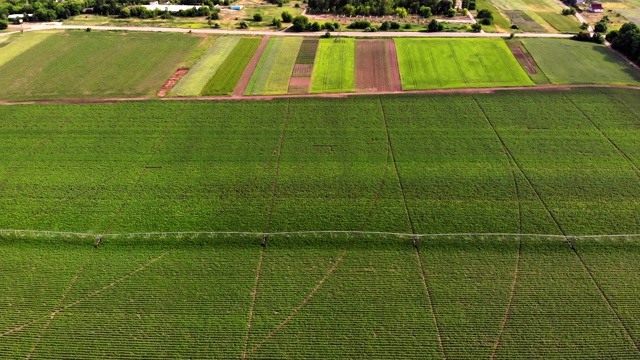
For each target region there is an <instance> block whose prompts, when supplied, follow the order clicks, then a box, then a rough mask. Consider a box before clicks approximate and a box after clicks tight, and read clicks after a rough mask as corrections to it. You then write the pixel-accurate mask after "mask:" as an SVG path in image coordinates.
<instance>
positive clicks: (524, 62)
mask: <svg viewBox="0 0 640 360" xmlns="http://www.w3.org/2000/svg"><path fill="white" fill-rule="evenodd" d="M508 46H509V50H511V52H512V53H513V56H515V58H516V59H517V60H518V63H519V64H520V65H521V66H522V67H523V68H524V69H525V70H527V73H529V74H531V75H535V74H537V73H538V70H536V67H537V64H536V62H535V60H533V58H532V57H531V55H529V54H526V53H525V52H524V51H523V50H522V43H521V42H520V41H512V42H509V43H508Z"/></svg>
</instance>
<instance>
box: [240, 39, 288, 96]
mask: <svg viewBox="0 0 640 360" xmlns="http://www.w3.org/2000/svg"><path fill="white" fill-rule="evenodd" d="M282 40H283V39H282V38H280V37H278V38H271V39H270V40H269V42H268V43H267V47H265V49H264V53H263V54H262V57H260V61H259V62H258V65H257V66H256V69H255V71H254V72H253V75H252V76H251V80H249V84H248V85H247V89H246V91H245V93H244V94H245V95H252V94H255V90H254V89H255V88H264V87H265V86H266V82H267V80H269V77H268V76H264V75H263V74H262V68H264V67H265V63H267V62H270V64H266V66H267V67H269V66H271V67H272V66H273V63H274V62H275V55H273V54H274V53H277V52H278V51H280V46H282ZM258 80H259V81H260V83H259V85H256V83H257V82H258Z"/></svg>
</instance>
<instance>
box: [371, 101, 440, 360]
mask: <svg viewBox="0 0 640 360" xmlns="http://www.w3.org/2000/svg"><path fill="white" fill-rule="evenodd" d="M378 102H379V103H380V110H381V111H382V118H383V120H384V127H385V131H386V133H387V144H388V146H389V149H390V151H391V158H392V159H393V168H394V170H395V173H396V178H397V179H398V185H399V186H400V192H401V193H402V202H403V204H404V211H405V213H406V215H407V220H409V225H410V226H411V233H412V234H413V236H412V239H413V247H414V248H415V250H416V258H417V259H418V265H419V267H420V276H421V277H422V283H423V285H424V288H425V291H426V295H427V300H428V301H429V308H430V310H431V315H432V316H433V323H434V326H435V328H436V335H437V338H438V345H439V347H440V351H441V353H442V358H443V359H445V360H446V359H447V353H446V352H445V349H444V343H443V340H442V329H441V328H440V323H439V322H438V317H437V315H436V309H435V306H434V304H433V295H432V294H431V287H430V286H429V279H428V277H427V272H426V271H425V269H424V261H423V259H422V255H420V247H419V246H418V236H417V235H416V228H415V225H414V223H413V218H412V217H411V212H410V211H409V206H408V204H407V196H406V194H405V191H404V184H403V183H402V177H401V176H400V172H399V171H398V162H397V160H396V155H395V151H393V143H392V142H391V134H390V132H389V121H388V120H387V114H386V112H385V111H384V104H383V103H382V99H381V98H378Z"/></svg>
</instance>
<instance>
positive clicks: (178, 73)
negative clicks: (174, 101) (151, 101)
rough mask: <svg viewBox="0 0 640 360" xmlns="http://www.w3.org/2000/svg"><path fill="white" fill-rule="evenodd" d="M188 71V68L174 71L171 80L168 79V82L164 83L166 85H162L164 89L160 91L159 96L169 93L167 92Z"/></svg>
mask: <svg viewBox="0 0 640 360" xmlns="http://www.w3.org/2000/svg"><path fill="white" fill-rule="evenodd" d="M188 71H189V69H187V68H180V69H178V70H176V72H174V73H173V75H171V77H170V78H169V80H167V82H166V83H164V86H162V89H160V91H158V96H159V97H163V96H165V95H167V92H168V91H169V90H171V89H172V88H173V86H174V85H175V84H176V83H177V82H178V80H180V78H181V77H183V76H184V75H185V74H186V73H187V72H188Z"/></svg>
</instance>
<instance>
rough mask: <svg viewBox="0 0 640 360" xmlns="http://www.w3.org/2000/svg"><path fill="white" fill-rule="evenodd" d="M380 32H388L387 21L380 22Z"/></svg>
mask: <svg viewBox="0 0 640 360" xmlns="http://www.w3.org/2000/svg"><path fill="white" fill-rule="evenodd" d="M380 30H382V31H387V30H389V22H388V21H384V22H382V24H380Z"/></svg>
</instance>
